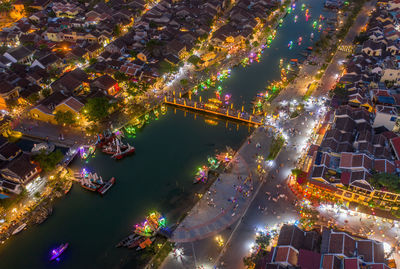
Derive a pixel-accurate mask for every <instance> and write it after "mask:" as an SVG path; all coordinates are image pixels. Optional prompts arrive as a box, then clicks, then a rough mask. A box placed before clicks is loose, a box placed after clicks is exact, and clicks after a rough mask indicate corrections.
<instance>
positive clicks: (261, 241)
mask: <svg viewBox="0 0 400 269" xmlns="http://www.w3.org/2000/svg"><path fill="white" fill-rule="evenodd" d="M270 242H271V236H270V235H269V234H265V233H260V234H259V235H258V236H257V237H256V244H257V245H259V246H260V247H261V248H262V249H264V250H265V249H266V248H267V247H268V246H269V243H270Z"/></svg>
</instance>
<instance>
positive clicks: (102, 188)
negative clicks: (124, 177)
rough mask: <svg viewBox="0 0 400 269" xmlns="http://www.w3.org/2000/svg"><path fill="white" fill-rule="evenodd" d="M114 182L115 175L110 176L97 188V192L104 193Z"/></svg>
mask: <svg viewBox="0 0 400 269" xmlns="http://www.w3.org/2000/svg"><path fill="white" fill-rule="evenodd" d="M114 184H115V177H112V178H111V179H110V180H109V181H107V182H106V183H104V184H103V186H101V187H100V188H98V189H97V192H98V193H100V194H101V195H104V194H105V193H106V192H107V191H108V190H109V189H110V188H111V187H112V186H113V185H114Z"/></svg>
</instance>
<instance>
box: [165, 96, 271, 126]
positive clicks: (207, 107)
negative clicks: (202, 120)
mask: <svg viewBox="0 0 400 269" xmlns="http://www.w3.org/2000/svg"><path fill="white" fill-rule="evenodd" d="M164 103H165V104H167V105H171V106H176V107H181V108H186V109H190V110H194V111H197V112H202V113H205V114H211V115H215V116H218V117H222V118H228V119H231V120H235V121H239V122H244V123H248V124H251V125H255V126H260V125H262V124H263V117H262V116H257V115H253V114H250V113H248V112H245V111H243V109H242V110H234V109H233V106H232V105H231V108H229V107H219V106H217V105H216V104H215V103H204V102H201V101H199V102H196V101H193V100H190V99H186V98H176V97H165V98H164Z"/></svg>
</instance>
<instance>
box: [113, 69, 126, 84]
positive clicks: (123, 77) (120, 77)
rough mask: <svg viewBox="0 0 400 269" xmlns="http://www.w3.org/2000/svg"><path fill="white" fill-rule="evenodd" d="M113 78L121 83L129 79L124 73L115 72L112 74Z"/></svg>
mask: <svg viewBox="0 0 400 269" xmlns="http://www.w3.org/2000/svg"><path fill="white" fill-rule="evenodd" d="M114 78H115V80H116V81H118V82H123V81H127V80H129V77H128V76H127V75H126V74H125V73H122V72H120V71H117V72H115V73H114Z"/></svg>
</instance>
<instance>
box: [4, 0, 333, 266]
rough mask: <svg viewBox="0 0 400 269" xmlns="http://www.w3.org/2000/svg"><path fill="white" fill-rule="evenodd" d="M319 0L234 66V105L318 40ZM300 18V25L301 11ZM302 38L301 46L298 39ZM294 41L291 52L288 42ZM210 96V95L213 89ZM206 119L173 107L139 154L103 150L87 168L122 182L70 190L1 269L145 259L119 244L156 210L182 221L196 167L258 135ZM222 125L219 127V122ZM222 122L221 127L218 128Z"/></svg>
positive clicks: (229, 87)
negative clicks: (117, 156)
mask: <svg viewBox="0 0 400 269" xmlns="http://www.w3.org/2000/svg"><path fill="white" fill-rule="evenodd" d="M303 2H304V3H306V4H307V6H308V7H307V8H309V11H310V14H311V15H312V17H311V18H310V19H309V21H308V22H306V20H305V16H304V11H301V9H300V6H301V4H302V3H303ZM322 5H323V3H322V2H321V1H318V0H311V1H299V2H297V7H296V9H295V11H294V12H292V13H291V14H289V15H288V16H286V18H285V19H284V22H283V25H282V27H280V28H278V30H277V36H276V39H275V40H274V41H273V42H272V45H271V47H270V48H268V49H266V50H265V52H264V53H263V55H262V57H261V59H260V62H258V63H253V64H252V65H250V66H247V67H246V68H243V67H242V66H239V67H236V68H233V69H232V72H231V77H230V78H228V79H226V80H224V81H223V82H222V83H221V84H220V85H221V86H222V88H223V89H224V90H223V91H224V93H229V94H232V100H233V101H234V103H235V104H242V103H244V104H249V102H250V101H251V100H252V99H253V98H254V97H255V95H256V94H257V93H258V92H260V91H262V90H263V89H264V88H265V86H266V85H267V81H272V80H279V79H280V69H279V60H280V59H281V58H283V59H285V64H288V60H290V59H291V58H300V57H301V56H300V53H301V52H303V51H304V50H305V48H306V47H308V46H310V45H312V42H311V41H310V40H309V37H310V33H311V32H312V31H314V33H315V39H317V38H318V31H317V30H316V29H315V30H314V29H313V28H312V22H313V21H314V20H317V19H318V16H319V15H320V14H321V13H322V14H323V15H324V16H327V13H326V12H325V11H323V8H322ZM295 15H298V20H297V22H296V23H295V22H294V16H295ZM300 36H302V37H303V43H302V45H301V46H298V45H297V44H296V43H297V42H296V40H297V38H298V37H300ZM291 40H292V41H293V43H294V45H293V48H292V49H291V50H289V49H288V43H289V41H291ZM208 95H210V93H208ZM211 123H213V124H210V121H209V120H208V119H207V122H206V121H205V118H204V117H203V116H199V115H197V116H195V115H194V114H190V113H187V114H186V113H185V112H183V111H179V110H177V111H174V109H173V108H168V111H167V113H166V114H165V115H162V116H160V118H159V119H158V120H152V121H151V122H150V123H149V124H147V125H145V126H144V127H143V128H142V129H141V130H140V131H139V132H138V133H137V135H136V138H129V139H127V141H128V142H129V143H132V144H133V145H134V146H135V147H136V154H135V155H133V156H130V157H127V158H125V159H123V160H121V161H114V160H112V159H111V158H110V157H109V156H106V155H104V154H102V153H97V156H96V157H95V158H93V159H91V160H89V162H88V163H87V164H83V163H81V161H75V162H74V163H73V166H76V167H79V166H82V165H84V166H85V167H87V168H88V169H89V170H91V171H96V172H97V173H98V174H100V175H101V176H102V177H103V178H104V179H109V178H110V177H112V176H114V177H116V179H117V184H116V185H115V186H114V187H113V188H112V189H110V191H109V192H108V193H107V194H106V195H105V196H104V197H100V196H99V195H97V194H94V193H91V192H89V191H87V190H84V189H82V188H81V187H80V186H79V185H76V184H75V185H74V187H73V189H72V190H71V192H70V193H69V194H68V195H67V196H66V197H65V198H63V199H61V200H60V201H58V202H57V203H56V204H55V208H54V212H53V215H52V216H51V217H50V218H49V219H48V220H46V222H44V223H43V224H41V225H39V226H35V227H31V228H29V229H28V230H27V231H24V232H22V233H20V234H19V235H17V236H15V237H13V238H12V239H10V240H8V241H7V242H6V243H5V245H4V246H2V248H1V249H0V268H13V269H19V268H74V269H79V268H85V269H86V268H96V269H100V268H136V267H138V266H135V265H137V264H139V262H137V260H136V258H137V257H136V256H135V255H134V253H135V252H134V250H127V249H117V248H115V247H114V246H115V244H116V243H117V242H118V241H119V240H120V239H122V238H123V237H124V236H126V235H127V234H129V233H130V232H131V230H132V227H133V225H134V224H136V223H138V222H139V221H141V220H142V219H143V217H144V216H145V215H146V214H148V213H149V212H150V211H152V210H158V211H160V212H162V213H164V214H165V215H166V217H167V221H168V219H169V220H170V221H171V222H173V221H176V218H177V216H179V214H180V213H183V212H179V211H177V210H174V209H177V208H178V209H179V208H181V207H182V205H183V207H184V205H186V204H189V203H190V201H191V200H192V199H193V196H194V193H195V192H196V191H199V190H200V187H201V186H194V185H193V184H192V180H193V174H194V171H195V169H196V168H197V167H199V166H200V165H201V164H204V163H205V162H206V158H207V156H210V155H213V154H215V152H216V151H221V150H224V149H225V146H231V147H232V148H234V149H237V148H239V146H240V145H241V143H243V141H244V140H245V139H246V137H247V135H248V134H249V133H250V132H251V130H252V129H250V128H249V127H248V126H243V125H237V124H234V123H227V122H225V121H221V120H215V119H213V120H212V121H211ZM216 123H217V124H216ZM215 124H216V125H215ZM63 242H69V244H70V247H69V249H68V250H67V251H66V252H65V253H64V254H63V256H62V258H61V260H60V261H59V262H54V263H50V262H48V258H49V251H50V250H51V249H52V248H54V247H56V246H58V245H59V244H61V243H63Z"/></svg>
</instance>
